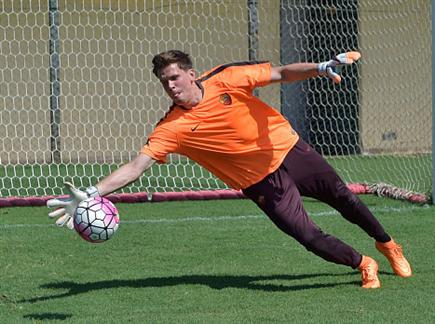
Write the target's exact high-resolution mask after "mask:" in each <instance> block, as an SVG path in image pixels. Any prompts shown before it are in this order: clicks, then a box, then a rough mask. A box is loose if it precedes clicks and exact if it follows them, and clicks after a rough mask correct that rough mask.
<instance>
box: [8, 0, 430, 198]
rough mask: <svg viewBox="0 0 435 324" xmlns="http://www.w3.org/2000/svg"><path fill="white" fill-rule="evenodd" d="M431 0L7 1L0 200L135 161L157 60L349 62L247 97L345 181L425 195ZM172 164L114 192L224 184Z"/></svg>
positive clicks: (158, 113) (154, 117)
mask: <svg viewBox="0 0 435 324" xmlns="http://www.w3.org/2000/svg"><path fill="white" fill-rule="evenodd" d="M431 20H432V17H431V1H429V0H359V1H357V0H316V1H314V0H312V1H311V0H281V1H279V0H276V1H260V0H213V1H212V0H205V1H203V0H146V1H145V0H71V1H70V0H68V1H66V0H21V1H20V0H6V1H1V2H0V52H1V55H0V196H1V197H12V196H20V197H26V196H46V195H58V194H62V193H63V182H64V181H67V180H69V181H72V182H73V183H74V184H75V185H76V186H77V187H82V188H83V187H86V186H89V185H91V184H93V183H95V182H96V181H98V180H99V179H101V178H102V177H104V176H105V175H107V174H109V173H110V172H112V171H113V170H115V169H117V168H118V167H119V166H120V165H122V164H123V163H126V162H128V161H129V160H131V159H132V158H134V157H135V156H136V155H137V154H138V152H139V151H140V149H141V147H142V145H144V143H145V142H146V138H147V135H148V134H150V132H151V131H152V129H153V127H154V126H155V124H156V123H157V122H158V121H159V119H160V118H161V117H162V116H163V115H164V113H165V112H166V111H167V110H168V107H169V106H170V104H171V103H170V101H169V100H168V98H167V97H166V96H165V94H164V91H163V89H162V87H161V85H160V84H159V82H158V80H156V79H155V77H154V76H153V75H152V73H151V69H152V67H151V59H152V57H153V55H154V54H157V53H159V52H162V51H165V50H169V49H180V50H183V51H186V52H188V53H190V54H191V56H192V58H193V61H194V65H195V68H196V69H197V70H198V71H199V73H201V72H203V71H206V70H208V69H210V68H212V67H214V66H216V65H219V64H222V63H229V62H236V61H247V60H269V61H271V62H272V64H275V65H278V64H287V63H292V62H298V61H312V62H319V61H324V60H328V59H330V58H331V57H332V56H333V55H335V54H338V53H340V52H344V51H349V50H358V51H360V52H361V54H362V59H361V60H360V62H359V63H358V64H357V65H355V66H354V67H352V68H349V69H345V70H344V71H343V78H344V80H343V82H342V83H341V84H340V85H335V84H333V83H332V82H330V81H329V80H327V79H321V78H316V79H312V80H309V81H304V82H299V83H294V84H286V85H279V84H276V85H273V86H270V87H266V88H261V89H259V90H257V92H256V95H258V96H259V97H260V98H261V99H263V100H264V101H266V102H268V103H270V104H271V105H273V106H274V107H276V109H278V110H280V111H281V112H282V113H283V114H284V115H286V116H287V117H288V118H289V120H290V121H291V122H292V124H293V125H294V127H295V128H296V129H297V130H298V132H299V133H300V134H301V136H302V137H303V138H304V139H305V140H306V141H308V142H309V143H310V144H312V145H313V146H314V147H315V148H316V150H317V151H319V152H320V153H322V154H323V155H324V156H325V157H326V158H327V159H328V161H329V162H330V163H331V164H333V165H334V167H335V168H336V169H337V170H338V172H339V174H340V175H341V176H342V177H343V179H344V180H345V181H346V182H348V183H365V184H377V183H381V182H382V183H387V184H389V185H392V186H395V187H398V188H403V189H405V190H408V191H415V192H421V193H424V194H429V193H430V191H431V163H432V162H431V151H432V143H431V133H432V129H431V125H432V123H431V120H432V113H431V107H432V94H431V73H432V69H431V55H432V53H431V34H432V31H431V28H432V27H431ZM225 188H227V187H226V186H225V184H223V183H222V182H221V181H219V180H218V179H216V178H215V177H214V176H213V175H211V174H210V173H209V172H208V171H207V170H205V169H203V168H201V167H199V166H198V165H197V164H195V163H194V162H192V161H190V160H189V159H187V158H185V157H182V156H178V155H172V156H170V158H169V160H168V163H167V164H162V165H157V164H156V165H154V166H153V167H152V169H151V170H149V171H148V172H147V173H145V174H144V175H143V176H142V177H141V178H140V179H139V180H138V181H136V182H135V183H133V184H132V185H130V186H128V187H126V188H124V189H123V190H122V192H124V193H135V192H150V193H153V192H170V191H186V190H214V189H225Z"/></svg>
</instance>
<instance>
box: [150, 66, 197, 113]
mask: <svg viewBox="0 0 435 324" xmlns="http://www.w3.org/2000/svg"><path fill="white" fill-rule="evenodd" d="M159 79H160V82H161V83H162V85H163V88H164V89H165V91H166V93H167V94H168V95H169V97H171V99H172V100H173V101H174V103H176V104H178V105H182V106H183V105H189V103H191V102H192V101H193V99H194V95H195V92H194V90H195V88H197V86H196V84H195V72H194V70H193V69H190V70H187V71H185V70H183V69H180V68H179V66H178V64H177V63H173V64H171V65H168V66H167V67H165V68H163V69H162V70H160V77H159Z"/></svg>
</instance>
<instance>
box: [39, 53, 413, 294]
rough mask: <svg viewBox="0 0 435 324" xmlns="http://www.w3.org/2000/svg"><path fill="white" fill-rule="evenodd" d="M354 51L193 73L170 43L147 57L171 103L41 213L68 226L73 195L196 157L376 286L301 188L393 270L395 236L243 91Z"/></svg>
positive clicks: (323, 71)
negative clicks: (91, 182) (128, 150)
mask: <svg viewBox="0 0 435 324" xmlns="http://www.w3.org/2000/svg"><path fill="white" fill-rule="evenodd" d="M359 57H360V54H359V53H358V52H347V53H342V54H339V55H337V56H336V57H334V58H333V59H332V60H330V61H326V62H323V63H320V64H316V63H294V64H289V65H284V66H277V67H273V66H271V64H270V63H269V62H239V63H232V64H226V65H220V66H218V67H216V68H214V69H212V70H210V71H208V72H206V73H205V74H203V75H201V76H200V77H197V76H196V73H195V70H194V69H193V65H192V61H191V59H190V57H189V55H188V54H186V53H184V52H181V51H177V50H171V51H167V52H163V53H160V54H158V55H156V56H154V58H153V60H152V63H153V73H154V74H155V75H156V77H157V78H158V79H159V80H160V82H161V84H162V86H163V88H164V89H165V91H166V93H167V94H168V96H169V97H170V98H171V99H172V101H173V104H172V105H171V107H170V108H169V110H168V112H167V113H166V115H165V116H164V117H163V118H162V119H161V120H160V122H159V123H158V124H157V125H156V127H155V129H154V131H153V132H152V133H151V134H150V135H149V137H148V140H147V142H146V144H145V145H144V146H143V148H142V149H141V151H140V153H139V154H138V156H137V157H135V158H134V159H133V160H132V161H130V162H129V163H127V164H125V165H123V166H121V167H120V168H119V169H117V170H116V171H114V172H113V173H112V174H110V175H109V176H107V177H106V178H104V179H103V180H102V181H100V182H99V183H98V184H96V185H95V186H93V187H90V188H88V189H87V190H86V192H83V191H80V190H78V189H75V188H74V187H73V186H72V185H70V184H66V185H67V188H68V189H69V192H70V198H69V199H66V200H64V201H61V200H59V199H52V200H49V201H48V202H47V205H48V207H54V208H57V209H56V210H55V211H52V212H50V213H49V216H50V217H57V218H58V219H57V221H56V223H57V224H58V225H64V224H67V225H68V226H69V227H71V224H72V218H71V217H72V215H73V214H74V210H75V208H76V206H77V204H78V203H79V202H80V201H81V200H83V199H86V198H87V197H92V196H97V195H101V196H104V195H107V194H109V193H111V192H113V191H115V190H117V189H120V188H122V187H124V186H126V185H128V184H129V183H131V182H133V181H135V180H136V179H137V178H139V177H140V176H141V175H142V174H143V172H144V171H145V170H147V169H148V168H150V167H151V165H152V164H153V163H154V162H156V161H157V162H159V163H165V162H166V158H167V155H168V154H169V153H178V154H182V155H185V156H187V157H189V158H190V159H192V160H194V161H196V162H197V163H199V164H200V165H202V166H203V167H205V168H206V169H208V170H209V171H211V172H212V173H213V174H215V175H216V176H217V177H219V178H220V179H221V180H223V181H224V182H225V183H227V184H228V185H229V186H231V187H232V188H234V189H241V190H242V191H243V193H244V194H245V195H246V196H247V197H249V198H250V199H251V200H253V201H254V202H255V203H256V204H257V205H258V206H259V208H261V209H262V210H263V211H264V212H265V213H266V215H267V216H268V217H269V218H270V219H271V220H272V222H274V223H275V225H276V226H277V227H278V228H279V229H281V230H282V231H283V232H285V233H286V234H288V235H290V236H291V237H293V238H294V239H295V240H297V241H298V242H299V243H300V244H302V245H303V246H304V247H305V248H306V249H307V250H308V251H311V252H312V253H314V254H316V255H318V256H320V257H321V258H323V259H325V260H327V261H330V262H334V263H337V264H342V265H346V266H349V267H351V268H353V269H358V270H359V271H360V272H361V277H362V287H363V288H378V287H380V285H381V284H380V281H379V278H378V264H377V262H376V261H375V260H374V259H372V258H371V257H368V256H365V255H362V254H361V253H359V252H358V251H356V250H355V249H354V248H352V247H351V246H350V245H348V244H346V243H344V242H342V241H341V240H339V239H337V238H335V237H334V236H331V235H328V234H326V233H324V232H323V231H322V230H321V229H320V228H319V227H318V226H317V225H316V224H315V223H314V222H313V221H312V220H311V218H310V217H309V216H308V214H307V212H306V211H305V209H304V207H303V205H302V200H301V196H308V197H312V198H315V199H318V200H320V201H322V202H325V203H327V204H328V205H330V206H332V207H333V208H335V209H336V210H337V211H339V212H340V214H341V215H342V216H343V217H344V218H345V219H346V220H348V221H349V222H351V223H354V224H356V225H358V226H359V227H360V228H361V229H362V230H364V231H365V232H366V233H367V234H368V235H369V236H370V237H372V238H373V239H374V240H375V246H376V248H377V249H378V250H379V251H380V252H381V253H382V254H384V255H385V256H386V257H387V259H388V261H389V262H390V264H391V266H392V268H393V271H394V272H395V273H396V274H397V275H399V276H401V277H409V276H411V267H410V265H409V263H408V261H407V260H406V259H405V257H404V256H403V253H402V248H401V246H400V245H398V244H397V243H395V241H394V240H393V239H392V238H391V237H390V236H389V235H388V234H387V233H386V232H385V230H384V228H383V227H382V225H381V224H380V223H379V222H378V221H377V220H376V218H375V217H374V216H373V215H372V213H371V212H370V211H369V209H368V208H367V207H366V206H365V205H364V204H363V203H362V202H361V201H360V200H359V199H358V197H357V196H356V195H354V194H353V193H352V192H351V191H350V190H349V189H348V188H347V186H346V185H345V183H344V182H343V181H342V180H341V179H340V177H339V176H338V175H337V173H336V172H335V171H334V169H333V168H332V167H331V166H330V165H329V164H328V163H327V162H326V160H325V159H324V158H323V157H322V156H321V155H320V154H318V153H317V152H316V151H315V150H314V149H313V148H312V147H310V146H309V145H308V144H307V143H305V142H304V141H303V140H302V139H301V138H300V137H299V136H298V134H297V133H296V132H295V131H294V130H293V129H292V127H291V125H290V124H289V122H288V121H287V120H286V119H285V118H284V117H283V116H282V115H281V114H280V113H279V112H278V111H277V110H275V109H274V108H272V107H271V106H269V105H267V104H266V103H264V102H262V101H261V100H260V99H258V98H257V97H255V96H254V95H253V90H254V89H255V88H256V87H264V86H267V85H269V84H272V83H276V82H295V81H301V80H305V79H308V78H313V77H318V76H326V77H329V78H331V79H332V80H333V81H334V82H335V83H339V82H340V81H341V77H340V75H339V74H338V73H337V71H336V68H337V67H339V66H342V65H349V64H352V63H354V62H355V61H356V60H358V59H359Z"/></svg>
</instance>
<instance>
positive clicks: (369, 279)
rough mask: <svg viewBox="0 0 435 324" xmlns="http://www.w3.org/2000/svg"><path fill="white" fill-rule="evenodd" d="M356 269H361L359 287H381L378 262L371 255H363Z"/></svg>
mask: <svg viewBox="0 0 435 324" xmlns="http://www.w3.org/2000/svg"><path fill="white" fill-rule="evenodd" d="M358 270H359V271H361V279H362V285H361V287H363V288H366V289H374V288H380V287H381V282H380V281H379V278H378V264H377V262H376V261H375V260H373V259H372V258H371V257H368V256H365V255H363V257H362V260H361V263H360V265H359V267H358Z"/></svg>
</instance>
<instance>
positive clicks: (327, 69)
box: [318, 52, 361, 83]
mask: <svg viewBox="0 0 435 324" xmlns="http://www.w3.org/2000/svg"><path fill="white" fill-rule="evenodd" d="M360 57H361V54H360V53H359V52H346V53H341V54H338V55H337V56H336V57H334V58H333V59H332V60H330V61H326V62H322V63H319V65H318V71H319V75H321V76H323V75H327V76H328V77H329V78H331V79H332V80H333V81H334V82H335V83H340V82H341V76H340V75H339V74H338V73H337V67H340V66H342V65H349V64H352V63H355V62H356V61H358V59H359V58H360Z"/></svg>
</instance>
